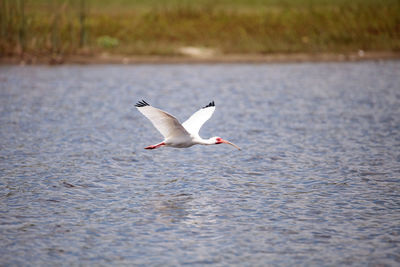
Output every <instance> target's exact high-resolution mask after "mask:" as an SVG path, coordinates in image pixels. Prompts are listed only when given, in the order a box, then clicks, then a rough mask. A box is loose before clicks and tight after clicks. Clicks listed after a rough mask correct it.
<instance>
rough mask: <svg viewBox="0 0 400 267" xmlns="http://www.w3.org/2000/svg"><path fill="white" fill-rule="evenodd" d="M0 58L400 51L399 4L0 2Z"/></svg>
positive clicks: (369, 0) (314, 0)
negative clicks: (195, 50) (196, 51)
mask: <svg viewBox="0 0 400 267" xmlns="http://www.w3.org/2000/svg"><path fill="white" fill-rule="evenodd" d="M0 31H1V32H0V34H1V39H0V54H1V55H3V56H18V55H34V56H42V55H58V56H60V55H72V54H75V55H76V54H78V55H87V54H100V53H103V52H107V53H110V54H124V55H177V54H178V53H179V52H178V51H179V50H178V49H179V48H180V47H184V46H195V47H205V48H211V49H215V50H216V51H219V52H220V53H225V54H271V53H325V52H329V53H336V52H354V51H358V50H360V49H361V50H364V51H396V52H398V51H400V1H398V0H351V1H350V0H230V1H228V0H219V1H218V0H214V1H211V0H197V1H191V0H170V1H166V0H136V1H135V0H113V1H108V0H0Z"/></svg>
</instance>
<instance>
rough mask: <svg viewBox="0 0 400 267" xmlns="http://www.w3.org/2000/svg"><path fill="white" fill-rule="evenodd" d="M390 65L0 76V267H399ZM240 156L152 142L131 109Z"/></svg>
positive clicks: (397, 68) (397, 144)
mask: <svg viewBox="0 0 400 267" xmlns="http://www.w3.org/2000/svg"><path fill="white" fill-rule="evenodd" d="M399 85H400V62H399V61H386V62H362V63H317V64H315V63H309V64H270V65H137V66H117V65H114V66H112V65H103V66H60V67H46V66H30V67H18V66H1V67H0V94H1V98H0V114H1V117H0V125H1V129H0V137H1V139H0V177H1V178H0V198H1V200H0V265H52V266H55V265H71V264H72V265H77V264H82V265H111V264H119V265H121V264H125V265H133V264H145V265H148V264H151V265H159V266H161V265H162V266H164V265H184V264H190V265H192V264H197V265H204V264H216V265H248V266H257V265H258V266H260V265H277V266H292V265H305V266H309V265H318V266H321V265H360V266H365V265H392V266H395V265H397V266H398V265H399V264H400V179H399V177H400V86H399ZM142 98H143V99H145V100H146V101H148V102H149V103H151V104H153V105H154V106H156V107H160V108H162V109H164V110H166V111H168V112H170V113H172V114H175V115H177V117H178V118H179V119H180V120H181V121H183V120H185V119H186V118H187V117H189V116H190V115H191V114H192V112H194V111H196V110H197V109H198V108H200V107H201V106H204V105H206V104H207V103H209V101H211V100H215V102H216V106H217V109H216V112H215V113H214V116H213V117H212V118H211V120H209V121H208V122H207V123H206V124H205V125H204V127H203V128H202V130H201V132H200V133H201V135H202V136H203V137H207V138H208V137H210V136H215V135H218V136H221V137H222V138H226V139H228V140H230V141H232V142H234V143H236V144H238V145H239V146H241V147H242V151H238V150H235V149H234V148H233V147H231V146H227V145H217V146H194V147H191V148H188V149H174V148H160V149H157V150H152V151H148V150H144V149H143V148H144V147H145V146H148V145H151V144H155V143H157V142H159V141H161V140H162V138H161V136H160V134H159V133H158V132H157V131H156V130H155V129H154V128H153V127H152V125H151V124H150V122H149V121H147V120H146V119H145V118H144V117H143V116H142V115H141V114H140V113H139V112H138V111H137V110H136V109H135V108H134V104H135V103H136V101H137V100H140V99H142Z"/></svg>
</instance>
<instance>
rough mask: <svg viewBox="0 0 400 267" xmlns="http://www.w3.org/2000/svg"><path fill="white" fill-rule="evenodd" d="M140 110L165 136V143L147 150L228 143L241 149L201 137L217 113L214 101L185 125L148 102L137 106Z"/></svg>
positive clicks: (149, 147)
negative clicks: (203, 129) (209, 120)
mask: <svg viewBox="0 0 400 267" xmlns="http://www.w3.org/2000/svg"><path fill="white" fill-rule="evenodd" d="M136 107H137V108H138V110H139V111H140V112H141V113H142V114H143V115H144V116H145V117H147V118H148V119H149V120H150V121H151V122H152V124H153V125H154V127H155V128H156V129H157V130H158V131H159V132H160V133H161V134H162V135H163V136H164V141H163V142H161V143H159V144H156V145H153V146H148V147H146V149H154V148H158V147H160V146H169V147H176V148H185V147H191V146H193V145H214V144H221V143H226V144H230V145H232V146H234V147H236V148H237V149H240V148H239V147H238V146H236V145H235V144H233V143H231V142H228V141H226V140H223V139H222V138H220V137H211V138H209V139H203V138H201V137H200V136H199V131H200V128H201V126H202V125H203V124H204V123H205V122H206V121H207V120H208V119H209V118H211V116H212V114H213V113H214V111H215V104H214V101H213V102H211V103H210V104H208V105H207V106H205V107H203V108H201V109H200V110H198V111H197V112H195V113H194V114H193V115H192V116H190V118H189V119H187V120H186V121H185V122H184V123H182V124H180V123H179V121H178V120H177V119H176V118H175V117H174V116H172V115H171V114H169V113H167V112H165V111H163V110H161V109H158V108H155V107H152V106H150V105H149V104H148V103H146V101H144V100H142V101H140V102H138V103H137V104H136Z"/></svg>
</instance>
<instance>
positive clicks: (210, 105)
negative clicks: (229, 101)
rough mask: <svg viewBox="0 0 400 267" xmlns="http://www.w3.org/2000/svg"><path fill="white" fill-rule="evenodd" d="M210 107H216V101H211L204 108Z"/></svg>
mask: <svg viewBox="0 0 400 267" xmlns="http://www.w3.org/2000/svg"><path fill="white" fill-rule="evenodd" d="M208 107H215V103H214V101H212V102H210V104H208V105H207V106H205V107H203V108H208Z"/></svg>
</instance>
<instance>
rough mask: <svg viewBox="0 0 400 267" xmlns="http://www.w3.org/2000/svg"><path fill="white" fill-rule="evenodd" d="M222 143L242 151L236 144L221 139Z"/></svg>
mask: <svg viewBox="0 0 400 267" xmlns="http://www.w3.org/2000/svg"><path fill="white" fill-rule="evenodd" d="M220 142H221V143H224V144H228V145H231V146H234V147H236V148H237V149H239V150H241V149H240V147H238V146H237V145H235V144H234V143H231V142H229V141H227V140H224V139H221V141H220Z"/></svg>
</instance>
